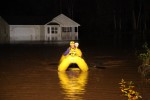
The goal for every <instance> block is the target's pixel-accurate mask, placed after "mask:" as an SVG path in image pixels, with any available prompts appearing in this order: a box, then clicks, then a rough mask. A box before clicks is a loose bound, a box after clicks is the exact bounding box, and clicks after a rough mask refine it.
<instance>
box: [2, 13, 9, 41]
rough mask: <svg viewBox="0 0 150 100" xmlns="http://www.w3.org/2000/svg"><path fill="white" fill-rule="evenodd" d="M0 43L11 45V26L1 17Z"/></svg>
mask: <svg viewBox="0 0 150 100" xmlns="http://www.w3.org/2000/svg"><path fill="white" fill-rule="evenodd" d="M0 43H9V25H8V23H7V22H6V21H5V20H4V19H3V18H2V17H1V16H0Z"/></svg>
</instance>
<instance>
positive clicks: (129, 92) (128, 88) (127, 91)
mask: <svg viewBox="0 0 150 100" xmlns="http://www.w3.org/2000/svg"><path fill="white" fill-rule="evenodd" d="M119 84H120V89H121V92H122V93H123V95H124V96H126V97H127V98H128V100H140V99H142V96H141V95H140V94H139V92H137V91H136V90H135V86H134V83H133V82H132V81H130V82H125V80H124V79H122V80H121V82H120V83H119Z"/></svg>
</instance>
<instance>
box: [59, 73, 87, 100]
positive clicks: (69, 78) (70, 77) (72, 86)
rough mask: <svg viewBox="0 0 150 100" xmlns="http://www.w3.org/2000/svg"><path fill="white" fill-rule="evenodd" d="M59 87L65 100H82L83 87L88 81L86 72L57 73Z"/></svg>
mask: <svg viewBox="0 0 150 100" xmlns="http://www.w3.org/2000/svg"><path fill="white" fill-rule="evenodd" d="M58 77H59V79H60V86H61V87H62V89H63V90H64V91H63V94H65V98H64V99H67V100H83V98H82V95H84V93H85V92H86V91H85V87H86V84H87V81H88V72H80V71H67V72H58Z"/></svg>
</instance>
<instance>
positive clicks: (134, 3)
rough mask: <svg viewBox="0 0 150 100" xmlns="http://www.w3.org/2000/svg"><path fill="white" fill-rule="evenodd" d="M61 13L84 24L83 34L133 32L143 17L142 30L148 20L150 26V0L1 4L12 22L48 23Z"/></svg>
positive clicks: (44, 0)
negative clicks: (135, 23) (134, 25)
mask: <svg viewBox="0 0 150 100" xmlns="http://www.w3.org/2000/svg"><path fill="white" fill-rule="evenodd" d="M60 13H63V14H65V15H67V16H68V17H70V18H72V19H73V20H75V21H76V22H78V23H79V24H81V27H80V29H79V32H80V33H82V35H83V36H84V34H88V33H90V34H91V33H92V34H93V36H95V37H97V35H98V36H100V34H102V33H110V32H116V31H120V32H131V31H133V30H134V27H133V24H134V20H136V21H137V20H139V19H140V21H139V23H140V25H141V26H140V25H139V26H140V30H142V28H143V26H144V23H146V24H147V28H150V27H149V26H150V0H9V1H7V0H6V3H1V6H0V14H1V16H2V17H3V18H4V19H5V20H6V21H7V22H8V23H9V24H45V23H47V22H48V21H50V20H51V19H52V18H54V17H56V16H57V15H59V14H60ZM133 17H134V18H133ZM120 25H121V26H120ZM86 38H91V35H89V36H87V37H86Z"/></svg>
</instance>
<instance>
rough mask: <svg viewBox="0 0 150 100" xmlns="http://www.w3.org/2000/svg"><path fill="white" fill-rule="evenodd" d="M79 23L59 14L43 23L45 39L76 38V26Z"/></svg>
mask: <svg viewBox="0 0 150 100" xmlns="http://www.w3.org/2000/svg"><path fill="white" fill-rule="evenodd" d="M79 26H80V25H79V24H78V23H76V22H75V21H73V20H72V19H70V18H68V17H67V16H65V15H64V14H60V15H58V16H57V17H55V18H53V19H52V21H50V22H48V23H47V24H45V40H46V41H49V40H78V27H79Z"/></svg>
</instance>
